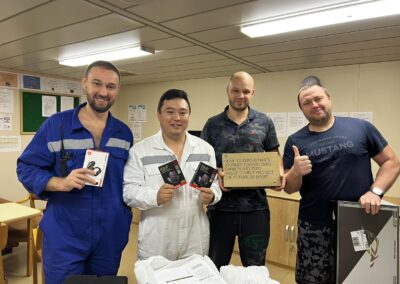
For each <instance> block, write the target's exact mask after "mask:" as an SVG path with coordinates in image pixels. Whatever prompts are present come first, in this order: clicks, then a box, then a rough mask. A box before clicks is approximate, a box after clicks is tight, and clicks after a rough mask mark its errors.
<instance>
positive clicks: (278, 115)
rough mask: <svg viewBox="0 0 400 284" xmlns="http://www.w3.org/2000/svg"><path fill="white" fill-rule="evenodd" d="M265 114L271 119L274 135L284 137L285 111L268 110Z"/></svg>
mask: <svg viewBox="0 0 400 284" xmlns="http://www.w3.org/2000/svg"><path fill="white" fill-rule="evenodd" d="M267 115H268V116H269V117H270V118H271V119H272V121H273V123H274V126H275V131H276V136H277V137H286V126H287V113H286V112H268V113H267Z"/></svg>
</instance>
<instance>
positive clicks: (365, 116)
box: [349, 112, 374, 123]
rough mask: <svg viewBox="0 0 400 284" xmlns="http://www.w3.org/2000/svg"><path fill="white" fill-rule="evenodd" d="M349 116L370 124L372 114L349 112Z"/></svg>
mask: <svg viewBox="0 0 400 284" xmlns="http://www.w3.org/2000/svg"><path fill="white" fill-rule="evenodd" d="M349 116H350V117H355V118H359V119H364V120H366V121H369V122H370V123H372V119H373V116H374V114H373V112H350V113H349Z"/></svg>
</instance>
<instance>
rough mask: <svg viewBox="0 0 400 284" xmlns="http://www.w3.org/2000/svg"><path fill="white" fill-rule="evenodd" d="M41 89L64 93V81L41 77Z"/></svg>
mask: <svg viewBox="0 0 400 284" xmlns="http://www.w3.org/2000/svg"><path fill="white" fill-rule="evenodd" d="M42 79H43V83H42V89H43V90H44V91H46V92H55V93H64V92H65V81H64V80H61V79H54V78H46V77H44V78H42Z"/></svg>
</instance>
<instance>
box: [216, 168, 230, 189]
mask: <svg viewBox="0 0 400 284" xmlns="http://www.w3.org/2000/svg"><path fill="white" fill-rule="evenodd" d="M218 185H219V188H220V189H221V190H222V191H231V189H230V188H225V187H224V171H223V170H222V169H221V168H219V169H218Z"/></svg>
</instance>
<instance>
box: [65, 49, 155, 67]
mask: <svg viewBox="0 0 400 284" xmlns="http://www.w3.org/2000/svg"><path fill="white" fill-rule="evenodd" d="M154 53H155V50H154V49H151V48H148V47H144V46H142V45H133V46H132V45H129V46H123V47H117V48H112V49H106V50H99V51H95V52H90V53H86V54H82V55H77V56H73V57H68V58H63V59H60V60H59V61H58V63H60V64H61V65H67V66H73V67H75V66H82V65H88V64H90V63H92V62H94V61H96V60H106V61H115V60H121V59H127V58H133V57H139V56H145V55H149V54H154Z"/></svg>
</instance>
